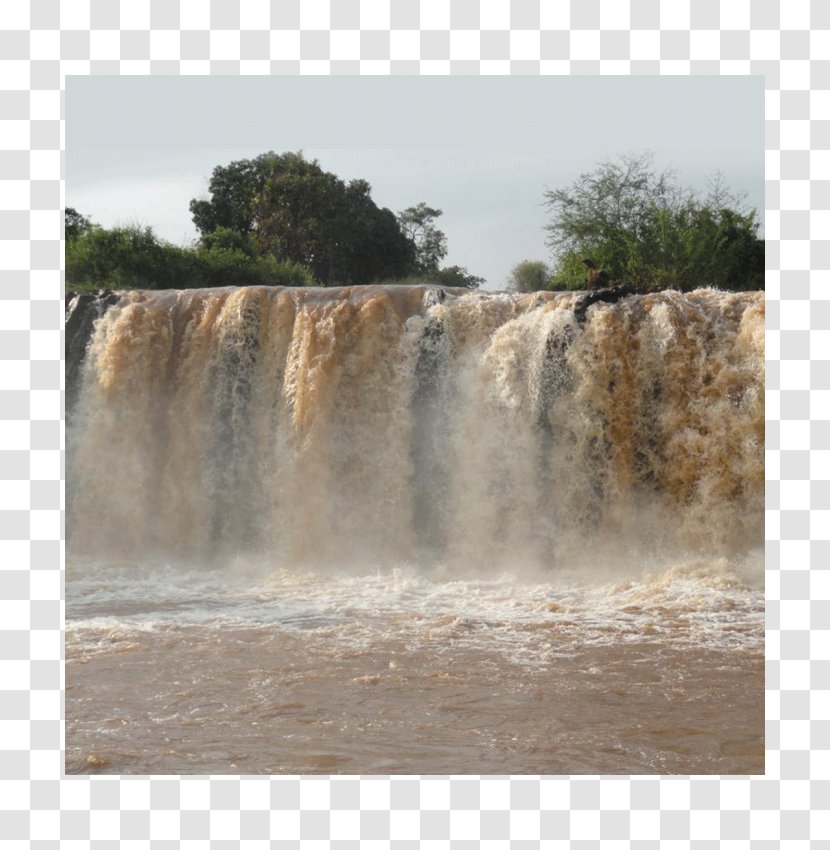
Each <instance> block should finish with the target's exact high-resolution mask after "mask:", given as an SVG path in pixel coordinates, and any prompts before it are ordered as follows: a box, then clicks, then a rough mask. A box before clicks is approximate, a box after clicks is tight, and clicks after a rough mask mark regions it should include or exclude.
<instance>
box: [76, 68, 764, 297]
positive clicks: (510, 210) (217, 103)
mask: <svg viewBox="0 0 830 850" xmlns="http://www.w3.org/2000/svg"><path fill="white" fill-rule="evenodd" d="M763 108H764V101H763V84H762V80H761V78H760V77H70V78H69V79H68V83H67V96H66V203H67V205H68V206H73V207H75V208H76V209H78V210H79V211H80V212H82V213H83V214H85V215H87V216H89V217H91V218H92V219H93V220H94V221H97V222H98V223H99V224H101V225H104V226H106V227H109V226H113V225H114V224H117V223H125V222H134V221H138V222H141V223H142V224H149V225H151V226H152V227H153V228H154V229H155V230H156V232H157V233H158V234H159V235H160V236H162V237H163V238H165V239H167V240H169V241H171V242H176V243H179V244H184V243H188V242H190V241H192V240H193V239H195V238H196V231H195V229H194V227H193V223H192V221H191V218H190V212H189V209H188V204H189V202H190V199H191V198H193V197H207V185H208V180H209V178H210V174H211V171H212V170H213V168H214V167H215V166H216V165H226V164H227V163H229V162H231V161H233V160H237V159H245V158H250V157H254V156H257V155H258V154H260V153H264V152H265V151H268V150H273V151H276V152H277V153H281V152H283V151H288V150H302V151H303V152H304V153H305V155H306V157H307V158H312V159H318V160H319V161H320V165H321V166H322V167H323V168H324V169H325V170H327V171H332V172H334V173H335V174H337V175H338V176H339V177H341V178H343V179H346V180H348V179H352V178H357V177H360V178H363V179H366V180H368V181H369V183H370V184H371V186H372V197H373V198H374V200H375V202H376V203H377V204H378V205H379V206H384V207H389V208H390V209H391V210H393V211H394V212H398V211H399V210H402V209H404V208H406V207H408V206H412V205H414V204H417V203H418V202H419V201H424V202H426V203H427V204H429V205H430V206H433V207H439V208H440V209H442V210H443V211H444V214H443V216H442V217H441V218H440V219H439V220H438V225H439V226H440V227H441V229H442V230H443V231H444V232H445V233H446V235H447V240H448V244H449V254H448V255H447V258H446V260H445V262H446V263H447V264H450V265H452V264H458V265H461V266H466V267H467V269H468V270H469V271H470V272H472V273H473V274H477V275H480V276H482V277H484V278H486V279H487V281H488V288H489V289H501V288H504V286H505V283H506V279H507V275H508V274H509V272H510V269H511V268H512V267H513V266H514V265H515V264H516V263H517V262H519V261H520V260H523V259H540V260H547V259H548V258H549V251H548V248H547V247H546V245H545V234H544V231H543V226H544V224H545V222H546V221H547V218H548V217H547V213H546V211H545V209H544V207H543V205H542V202H543V193H544V190H545V188H557V187H561V186H567V185H569V184H571V183H572V182H573V181H574V180H575V179H576V178H577V177H578V176H579V175H580V174H581V173H583V172H586V171H590V170H592V169H593V168H594V167H595V166H596V165H597V163H599V162H601V161H604V160H609V159H617V158H619V157H620V156H621V155H624V154H637V153H642V152H644V151H651V152H652V153H653V154H654V163H655V166H656V167H657V168H658V169H661V170H662V169H672V170H674V171H675V172H676V175H677V179H678V182H679V183H681V184H682V185H685V186H689V187H691V188H693V189H696V190H699V191H705V189H706V186H707V181H708V179H709V178H710V177H711V176H712V175H713V174H714V173H715V172H720V173H721V174H722V175H723V177H724V178H725V182H726V185H727V186H728V187H729V188H730V189H731V190H732V191H734V192H736V193H739V194H745V195H746V202H747V204H748V205H749V206H752V207H755V208H756V209H757V210H758V213H759V217H760V218H761V221H762V222H763V213H764V138H763V133H764V121H763V115H764V113H763Z"/></svg>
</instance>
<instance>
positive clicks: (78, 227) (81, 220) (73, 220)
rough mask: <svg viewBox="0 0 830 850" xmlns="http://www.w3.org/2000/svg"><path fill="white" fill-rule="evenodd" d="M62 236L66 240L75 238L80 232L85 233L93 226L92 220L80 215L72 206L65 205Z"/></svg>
mask: <svg viewBox="0 0 830 850" xmlns="http://www.w3.org/2000/svg"><path fill="white" fill-rule="evenodd" d="M63 224H64V227H63V229H64V237H65V239H66V241H67V242H68V241H69V240H70V239H77V238H78V237H79V236H80V235H81V234H82V233H86V232H87V231H88V230H89V229H90V228H92V227H93V224H92V222H91V221H90V220H89V219H88V218H87V217H86V216H83V215H81V214H80V213H79V212H78V211H77V210H76V209H75V208H74V207H67V208H66V209H65V210H64V211H63Z"/></svg>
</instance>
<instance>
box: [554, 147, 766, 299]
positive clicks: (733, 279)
mask: <svg viewBox="0 0 830 850" xmlns="http://www.w3.org/2000/svg"><path fill="white" fill-rule="evenodd" d="M545 204H546V206H547V207H548V209H549V210H550V212H551V220H550V222H549V223H548V225H547V226H546V230H547V233H548V245H549V247H550V248H551V252H552V256H553V259H554V268H553V284H552V286H553V287H554V288H558V289H582V288H584V287H585V282H586V275H585V266H584V264H583V260H584V258H586V257H590V258H591V259H593V260H594V261H595V262H596V263H597V264H598V265H599V266H600V267H602V268H603V269H604V270H605V271H606V272H607V273H608V275H609V277H610V278H611V280H612V281H614V282H615V283H628V284H630V285H633V286H635V287H637V288H639V289H642V290H649V289H660V288H667V287H672V288H678V289H681V290H684V291H686V290H689V289H694V288H697V287H699V286H715V287H720V288H724V289H763V285H764V280H763V270H764V242H763V240H762V239H759V238H758V235H757V231H758V227H759V223H758V220H757V218H756V212H755V210H745V209H743V206H742V202H741V199H739V198H736V197H735V196H733V195H732V194H731V193H730V192H729V191H728V190H727V189H726V188H725V187H724V185H723V181H722V179H721V178H719V177H718V178H716V179H715V182H714V184H713V185H712V187H711V189H710V192H709V194H708V195H707V196H706V197H704V198H699V197H697V196H696V195H694V194H693V193H692V192H690V191H689V190H684V189H681V188H680V187H679V186H677V185H676V183H675V181H674V176H673V175H672V174H671V172H662V173H657V172H656V171H655V170H654V168H653V166H652V158H651V156H649V155H641V156H629V157H623V158H622V160H621V161H620V162H617V163H614V162H605V163H601V164H600V165H599V166H598V167H597V168H596V169H595V170H594V171H593V172H590V173H588V174H582V175H580V177H579V178H578V179H577V181H576V182H575V183H574V184H573V185H572V186H570V187H568V188H566V189H554V190H547V191H546V192H545Z"/></svg>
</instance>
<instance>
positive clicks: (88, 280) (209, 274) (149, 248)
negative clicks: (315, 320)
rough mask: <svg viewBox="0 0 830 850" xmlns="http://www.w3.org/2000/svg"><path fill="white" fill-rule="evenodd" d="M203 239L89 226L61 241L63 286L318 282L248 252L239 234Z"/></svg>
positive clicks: (304, 271)
mask: <svg viewBox="0 0 830 850" xmlns="http://www.w3.org/2000/svg"><path fill="white" fill-rule="evenodd" d="M226 236H227V234H222V233H221V232H218V231H217V232H215V236H214V238H212V239H207V240H206V244H202V245H198V246H196V247H192V248H182V247H179V246H177V245H171V244H170V243H168V242H164V241H163V240H161V239H159V238H158V237H157V236H156V235H155V233H153V231H152V229H151V228H149V227H142V226H138V225H135V226H131V227H118V228H113V229H112V230H105V229H104V228H100V227H94V228H91V229H90V230H88V231H86V232H85V233H82V234H81V235H80V236H78V237H77V238H76V239H74V240H73V241H72V242H67V246H66V283H67V289H70V290H74V291H78V290H97V289H191V288H197V287H210V286H245V285H253V284H263V285H269V286H318V285H319V284H318V283H317V281H316V280H315V279H314V276H313V274H312V273H311V271H310V270H309V269H308V268H306V267H305V266H302V265H300V264H298V263H293V262H290V261H280V260H277V259H276V258H275V257H273V256H265V257H258V256H255V255H254V254H252V253H251V252H250V251H249V250H248V249H247V247H246V244H245V242H244V241H243V242H242V243H237V242H236V238H237V236H238V234H234V233H233V232H230V236H227V238H225V237H226Z"/></svg>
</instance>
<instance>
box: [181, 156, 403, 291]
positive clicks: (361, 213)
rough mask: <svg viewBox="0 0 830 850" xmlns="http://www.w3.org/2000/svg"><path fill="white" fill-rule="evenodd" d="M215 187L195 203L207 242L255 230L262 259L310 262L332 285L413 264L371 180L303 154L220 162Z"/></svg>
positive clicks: (365, 280) (368, 279)
mask: <svg viewBox="0 0 830 850" xmlns="http://www.w3.org/2000/svg"><path fill="white" fill-rule="evenodd" d="M209 189H210V192H211V197H210V199H209V200H195V199H194V200H193V201H191V203H190V209H191V212H192V213H193V221H194V224H195V225H196V227H197V228H198V229H199V231H200V233H201V234H202V240H203V242H204V241H205V239H206V238H207V237H209V235H210V234H211V233H214V232H216V231H217V230H222V229H225V230H230V231H234V232H237V233H239V234H242V235H243V236H248V235H249V234H250V235H252V237H253V243H252V244H253V245H254V249H255V251H256V253H257V254H258V255H259V256H273V257H276V258H277V259H279V260H288V261H291V262H293V263H298V264H300V265H303V266H305V267H307V268H309V269H310V270H311V272H312V274H313V275H314V276H315V278H316V279H317V280H320V281H321V282H322V283H323V284H324V285H326V286H331V285H335V284H362V283H371V282H372V281H373V280H377V279H378V278H381V277H389V276H398V275H403V274H407V273H408V272H410V271H411V270H412V268H413V266H414V249H413V247H412V245H411V244H410V242H409V240H408V239H406V237H405V236H404V235H403V234H402V233H401V232H400V230H399V228H398V226H397V222H396V219H395V216H394V214H393V213H392V212H391V211H390V210H387V209H380V208H379V207H378V206H377V205H376V204H375V203H374V201H373V200H372V197H371V187H370V186H369V184H368V183H367V182H366V181H365V180H352V181H350V182H349V183H346V182H344V181H343V180H341V179H340V178H339V177H337V176H336V175H335V174H332V173H330V172H327V171H324V170H323V169H322V168H321V167H320V164H319V163H318V162H317V161H316V160H306V159H305V158H304V157H303V155H302V153H285V154H281V155H278V154H275V153H273V152H271V153H267V154H263V155H261V156H259V157H257V158H256V159H253V160H240V161H238V162H233V163H231V164H230V165H228V166H218V167H217V168H215V169H214V170H213V176H212V178H211V181H210V185H209ZM223 238H227V237H223ZM206 244H207V243H206Z"/></svg>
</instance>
